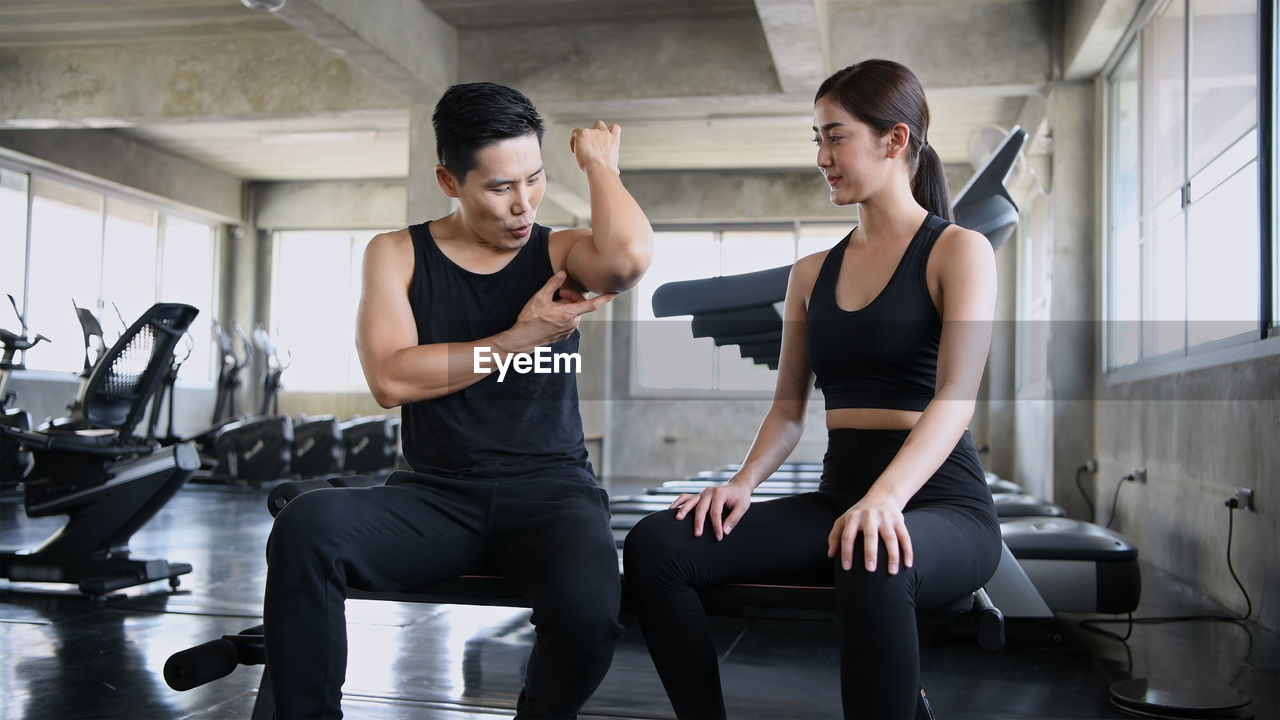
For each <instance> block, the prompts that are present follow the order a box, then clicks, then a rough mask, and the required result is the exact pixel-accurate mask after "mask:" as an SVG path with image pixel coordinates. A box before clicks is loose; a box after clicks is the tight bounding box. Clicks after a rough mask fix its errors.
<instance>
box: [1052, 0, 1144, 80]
mask: <svg viewBox="0 0 1280 720" xmlns="http://www.w3.org/2000/svg"><path fill="white" fill-rule="evenodd" d="M1139 4H1140V0H1088V1H1087V2H1081V1H1079V0H1078V1H1077V2H1068V3H1062V11H1063V13H1064V17H1063V33H1062V34H1063V38H1062V55H1063V57H1062V77H1063V79H1064V80H1088V79H1090V78H1092V77H1093V76H1095V75H1097V74H1098V73H1099V72H1101V71H1102V67H1103V66H1104V65H1106V63H1107V60H1108V58H1110V57H1111V53H1112V52H1114V51H1115V49H1116V44H1117V43H1119V42H1120V39H1121V38H1122V37H1124V32H1125V30H1126V29H1128V27H1129V23H1130V22H1132V21H1133V17H1134V15H1135V14H1136V13H1137V12H1138V5H1139Z"/></svg>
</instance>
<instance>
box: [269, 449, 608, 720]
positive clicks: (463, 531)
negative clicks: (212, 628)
mask: <svg viewBox="0 0 1280 720" xmlns="http://www.w3.org/2000/svg"><path fill="white" fill-rule="evenodd" d="M267 562H268V572H267V587H266V598H265V602H264V607H263V624H264V629H265V632H266V645H267V668H268V671H269V672H270V673H271V684H272V687H273V690H274V694H275V701H276V712H277V717H280V718H310V717H341V715H342V711H341V709H340V707H339V704H340V700H341V688H342V683H343V680H344V677H345V674H346V662H347V635H346V616H345V601H346V597H347V589H348V588H353V587H354V588H359V589H362V590H370V591H384V590H396V589H404V588H412V587H421V586H424V585H430V584H432V583H436V582H440V581H442V580H446V579H450V578H453V577H457V576H459V575H463V574H468V573H480V572H494V571H496V572H500V573H502V574H503V575H505V576H506V577H507V578H509V579H510V580H511V581H513V582H514V583H515V585H516V586H517V587H518V588H519V590H520V592H521V593H522V594H523V595H524V596H525V597H526V598H527V599H528V600H529V601H530V604H531V606H532V608H533V615H532V618H531V620H532V622H533V624H534V627H535V630H536V639H535V641H534V646H533V650H532V652H531V653H530V656H529V663H528V669H527V671H526V675H525V680H524V688H523V690H522V691H521V693H520V698H519V701H518V704H517V717H522V718H525V717H527V718H568V717H574V716H575V715H576V714H577V712H578V710H579V708H581V707H582V704H583V703H584V702H586V700H587V698H588V697H590V695H591V693H592V692H593V691H594V690H595V688H596V686H597V685H599V683H600V680H601V679H602V678H603V677H604V675H605V672H606V671H607V670H608V669H609V664H610V662H612V659H613V646H614V641H615V640H616V639H617V637H618V635H620V634H621V632H622V627H621V625H619V623H618V610H619V602H620V595H621V586H620V583H619V581H618V555H617V549H616V545H615V541H614V538H613V532H612V531H611V530H610V529H609V504H608V496H607V494H606V493H605V491H604V490H603V489H601V488H599V487H598V486H595V485H589V484H586V483H583V482H581V481H578V480H503V481H498V482H481V481H476V480H449V479H441V478H435V477H428V476H425V475H421V474H417V473H396V474H394V475H392V476H391V478H390V479H389V480H388V483H387V485H385V486H377V487H370V488H333V489H321V490H314V491H311V492H308V493H304V494H302V495H299V496H298V497H296V498H294V500H293V501H292V502H290V503H289V504H288V505H287V506H286V507H285V508H284V510H282V511H281V512H280V514H279V515H278V516H277V517H276V520H275V525H274V526H273V527H272V530H271V537H270V539H269V540H268V543H267Z"/></svg>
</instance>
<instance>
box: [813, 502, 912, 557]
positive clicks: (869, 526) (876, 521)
mask: <svg viewBox="0 0 1280 720" xmlns="http://www.w3.org/2000/svg"><path fill="white" fill-rule="evenodd" d="M859 534H861V535H862V555H863V557H862V561H863V565H864V566H865V567H866V568H867V572H875V569H876V560H877V557H878V555H879V550H880V543H881V542H883V543H884V551H885V559H886V561H887V564H888V568H887V570H888V573H889V574H890V575H896V574H897V573H898V569H899V567H911V564H912V563H913V562H914V561H915V558H914V555H913V553H912V550H911V534H910V533H908V532H907V523H906V519H905V518H904V517H903V515H902V510H901V509H899V508H898V507H897V506H896V505H894V504H893V503H892V502H891V501H887V500H874V499H869V498H863V499H862V500H861V501H859V502H858V504H856V505H854V506H853V507H851V508H849V509H848V510H847V511H846V512H845V513H844V514H843V515H841V516H840V517H838V518H836V522H835V524H834V525H833V526H832V527H831V534H830V535H828V536H827V557H830V558H833V557H835V556H836V553H839V554H840V566H841V567H843V568H844V569H845V570H850V569H852V568H853V549H854V548H853V546H854V543H855V542H856V541H857V539H858V535H859Z"/></svg>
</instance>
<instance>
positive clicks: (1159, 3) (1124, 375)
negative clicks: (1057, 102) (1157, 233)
mask: <svg viewBox="0 0 1280 720" xmlns="http://www.w3.org/2000/svg"><path fill="white" fill-rule="evenodd" d="M1174 2H1177V3H1181V4H1182V5H1183V8H1184V21H1183V22H1184V26H1183V27H1184V36H1185V37H1186V38H1188V39H1189V37H1190V34H1191V32H1192V30H1191V24H1192V22H1193V21H1192V19H1191V18H1190V16H1189V12H1190V8H1191V6H1190V0H1146V1H1145V2H1144V3H1143V4H1142V5H1141V6H1140V7H1139V9H1138V12H1137V13H1136V14H1135V17H1134V19H1133V21H1132V22H1131V23H1130V25H1129V27H1128V28H1127V29H1126V31H1125V33H1124V35H1123V37H1122V38H1121V40H1120V42H1119V43H1117V45H1116V48H1115V50H1114V51H1113V52H1112V55H1111V56H1110V58H1108V60H1107V62H1106V64H1105V65H1104V66H1103V68H1102V71H1101V73H1100V78H1101V81H1102V87H1103V91H1102V92H1100V93H1099V98H1100V102H1101V104H1102V108H1101V114H1100V116H1101V118H1102V122H1100V123H1099V125H1100V128H1101V130H1100V133H1099V144H1100V148H1101V153H1102V154H1101V157H1102V158H1103V167H1102V169H1101V172H1100V173H1099V177H1100V195H1099V197H1100V198H1101V202H1100V203H1099V213H1098V217H1099V223H1100V224H1099V233H1100V236H1101V237H1102V239H1103V252H1102V253H1101V263H1100V275H1099V277H1100V278H1102V282H1101V283H1100V285H1101V291H1100V307H1101V308H1102V316H1101V321H1102V323H1103V332H1101V333H1100V337H1099V343H1098V348H1099V367H1100V368H1101V372H1102V376H1103V382H1104V383H1105V384H1106V385H1107V386H1116V385H1122V384H1126V383H1131V382H1136V381H1140V380H1147V379H1151V378H1157V377H1163V376H1168V375H1175V374H1180V373H1186V372H1190V371H1194V370H1201V369H1206V368H1212V367H1218V366H1223V365H1228V364H1232V363H1238V362H1245V361H1249V360H1254V359H1259V358H1265V357H1271V356H1275V355H1280V325H1278V324H1277V318H1278V316H1280V292H1278V286H1280V280H1278V279H1277V278H1278V274H1277V273H1278V272H1280V271H1278V270H1277V260H1276V255H1277V254H1278V253H1277V250H1276V238H1277V210H1278V208H1277V205H1278V204H1280V203H1278V202H1277V199H1276V197H1275V189H1276V187H1277V180H1276V164H1277V157H1276V146H1275V141H1274V135H1275V133H1276V132H1277V130H1278V129H1280V124H1278V122H1277V115H1276V90H1277V86H1276V75H1277V74H1280V73H1278V72H1277V60H1276V54H1277V50H1276V47H1277V38H1278V36H1280V28H1278V26H1277V22H1276V17H1275V12H1274V9H1273V8H1272V7H1271V5H1270V3H1269V2H1268V0H1260V1H1259V2H1258V4H1257V5H1258V13H1259V14H1258V18H1259V22H1258V33H1259V37H1258V50H1259V52H1258V75H1257V77H1258V85H1257V88H1258V90H1257V92H1258V96H1257V105H1258V118H1257V125H1256V126H1255V128H1254V130H1253V132H1255V133H1256V134H1257V137H1258V147H1257V154H1256V156H1255V157H1254V158H1253V159H1252V160H1250V161H1249V162H1256V163H1257V165H1258V170H1257V172H1258V188H1257V191H1258V218H1257V221H1258V223H1259V232H1258V260H1259V275H1260V277H1259V287H1258V290H1259V293H1258V302H1259V317H1258V323H1257V328H1256V329H1254V330H1250V331H1246V332H1241V333H1237V334H1235V335H1231V336H1227V337H1223V338H1218V339H1215V340H1210V341H1206V342H1202V343H1198V344H1195V345H1188V344H1187V342H1186V341H1185V340H1184V343H1183V346H1182V347H1181V348H1180V349H1178V350H1174V351H1170V352H1167V353H1163V354H1158V355H1149V356H1145V357H1142V356H1140V357H1139V358H1138V359H1137V360H1135V361H1133V362H1131V363H1127V364H1124V365H1116V364H1114V363H1113V359H1112V344H1113V341H1112V331H1111V329H1110V328H1109V327H1107V325H1108V324H1110V323H1113V322H1121V321H1117V320H1114V319H1113V318H1112V309H1113V307H1112V303H1113V299H1114V290H1113V287H1112V284H1113V282H1114V281H1115V280H1114V278H1112V273H1113V269H1114V268H1113V265H1114V257H1113V256H1114V254H1115V252H1116V246H1115V242H1116V236H1115V234H1114V229H1113V227H1112V225H1113V222H1112V217H1111V214H1112V190H1113V188H1112V183H1111V180H1112V171H1113V167H1112V162H1113V159H1114V154H1113V140H1114V137H1113V135H1114V130H1115V128H1114V113H1115V108H1114V107H1113V97H1112V92H1111V89H1112V87H1113V83H1112V78H1113V76H1114V74H1115V72H1116V70H1117V67H1118V66H1119V65H1120V63H1121V62H1122V61H1123V59H1124V58H1125V56H1126V55H1127V54H1128V53H1129V51H1130V50H1131V49H1134V47H1135V46H1137V45H1138V44H1139V43H1140V42H1141V36H1142V32H1143V30H1144V29H1145V28H1146V27H1147V26H1148V25H1149V23H1150V22H1151V21H1152V20H1153V19H1154V18H1155V17H1156V16H1157V15H1159V14H1160V13H1161V12H1163V11H1164V10H1165V9H1166V8H1167V7H1169V5H1170V4H1171V3H1174ZM1139 47H1140V46H1139ZM1189 52H1190V49H1189V43H1187V47H1184V50H1183V69H1182V70H1183V73H1184V80H1187V81H1188V82H1189V79H1188V78H1187V76H1189V74H1190V72H1191V69H1190V62H1189V61H1188V60H1187V57H1188V56H1187V53H1189ZM1138 56H1139V62H1141V61H1142V52H1141V51H1140V50H1139V52H1138ZM1141 77H1142V70H1141V67H1140V68H1139V78H1141ZM1189 103H1190V92H1189V89H1188V91H1187V92H1186V93H1185V96H1184V108H1183V112H1184V123H1186V122H1187V119H1186V116H1187V114H1188V112H1189V111H1188V109H1187V105H1188V104H1189ZM1140 104H1141V103H1140ZM1140 122H1141V120H1140ZM1146 130H1147V128H1146V127H1143V126H1141V125H1140V133H1141V132H1145V131H1146ZM1183 141H1184V142H1185V143H1188V144H1189V143H1190V131H1189V130H1188V128H1187V127H1186V126H1185V124H1184V127H1183ZM1186 152H1187V155H1188V157H1189V154H1190V147H1187V148H1186ZM1225 152H1227V150H1223V151H1221V152H1219V153H1218V155H1217V156H1216V157H1221V156H1222V155H1223V154H1224V153H1225ZM1216 157H1215V159H1216ZM1189 162H1190V161H1189V160H1188V159H1186V158H1184V171H1183V176H1184V177H1183V180H1184V186H1183V188H1184V189H1183V192H1184V193H1185V192H1186V189H1187V186H1188V185H1189V184H1190V182H1191V179H1192V178H1191V174H1190V168H1189ZM1249 162H1246V163H1245V164H1244V165H1242V166H1241V167H1239V168H1235V169H1233V170H1231V172H1230V173H1229V174H1228V176H1234V175H1235V174H1236V173H1238V172H1241V171H1243V170H1244V169H1245V168H1246V167H1247V166H1248V164H1249ZM1211 164H1212V161H1211V162H1210V165H1211ZM1139 167H1142V163H1141V161H1140V162H1139ZM1201 172H1204V169H1201V170H1199V171H1197V173H1196V174H1197V175H1198V174H1199V173H1201ZM1140 182H1144V181H1143V180H1140ZM1196 190H1197V192H1196V198H1195V200H1199V199H1200V198H1201V197H1204V196H1205V195H1207V193H1201V192H1199V189H1198V188H1197V189H1196ZM1188 209H1189V205H1188V204H1187V203H1186V202H1185V201H1184V203H1183V206H1182V208H1181V209H1180V211H1179V213H1180V215H1181V216H1182V217H1181V218H1180V220H1179V222H1182V223H1183V224H1184V227H1185V226H1186V225H1187V224H1188V220H1187V218H1186V216H1187V213H1188ZM1146 221H1147V220H1146V218H1145V213H1144V220H1143V221H1142V222H1144V223H1145V222H1146ZM1184 242H1185V243H1188V244H1189V243H1190V239H1186V240H1184ZM1185 290H1186V289H1185V288H1184V292H1185ZM1143 292H1146V290H1145V288H1144V290H1143ZM1145 309H1146V308H1143V310H1144V311H1145ZM1138 322H1141V323H1146V322H1149V320H1148V319H1147V318H1145V317H1143V318H1141V319H1140V320H1139V321H1138ZM1181 322H1182V324H1183V327H1184V337H1186V334H1187V330H1186V328H1187V327H1188V323H1189V320H1188V318H1187V317H1185V315H1184V317H1183V318H1182V321H1181Z"/></svg>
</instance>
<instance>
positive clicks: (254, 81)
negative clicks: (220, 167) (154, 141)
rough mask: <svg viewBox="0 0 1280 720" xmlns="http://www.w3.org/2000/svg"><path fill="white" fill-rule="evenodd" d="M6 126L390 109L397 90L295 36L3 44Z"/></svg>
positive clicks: (0, 64)
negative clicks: (263, 38) (29, 45)
mask: <svg viewBox="0 0 1280 720" xmlns="http://www.w3.org/2000/svg"><path fill="white" fill-rule="evenodd" d="M0 68H3V73H4V76H5V84H4V92H0V127H3V126H8V127H18V128H58V127H63V128H83V127H89V128H104V127H127V126H130V125H137V124H143V123H151V122H191V121H215V120H228V119H236V120H250V119H263V118H283V117H302V116H314V115H325V114H331V113H343V112H349V111H352V110H385V109H390V108H398V107H403V106H404V100H403V99H402V98H401V97H400V96H399V94H398V93H396V92H394V91H392V90H391V89H390V88H388V87H387V86H386V85H383V84H382V83H380V82H377V81H376V80H374V79H373V78H370V77H369V76H368V75H366V74H365V73H364V72H363V71H361V70H360V69H359V68H354V67H352V66H351V64H349V63H348V62H347V61H346V60H344V59H342V58H340V57H334V56H333V54H331V53H329V52H328V51H326V50H324V49H323V48H320V47H318V46H317V45H316V44H315V43H314V42H312V41H310V40H308V39H307V38H304V37H302V36H300V35H297V34H296V33H280V34H277V35H276V36H273V37H272V38H271V39H270V40H269V41H266V42H264V41H262V40H261V39H257V38H237V39H224V40H201V41H170V42H148V43H136V42H135V43H120V44H111V45H99V46H52V47H10V48H3V47H0Z"/></svg>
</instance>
